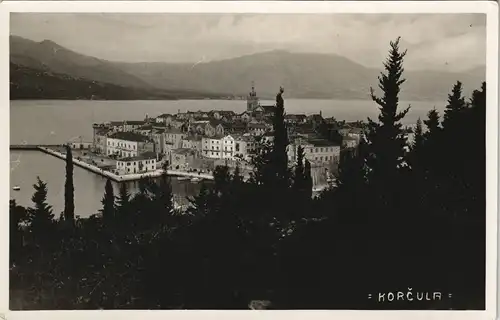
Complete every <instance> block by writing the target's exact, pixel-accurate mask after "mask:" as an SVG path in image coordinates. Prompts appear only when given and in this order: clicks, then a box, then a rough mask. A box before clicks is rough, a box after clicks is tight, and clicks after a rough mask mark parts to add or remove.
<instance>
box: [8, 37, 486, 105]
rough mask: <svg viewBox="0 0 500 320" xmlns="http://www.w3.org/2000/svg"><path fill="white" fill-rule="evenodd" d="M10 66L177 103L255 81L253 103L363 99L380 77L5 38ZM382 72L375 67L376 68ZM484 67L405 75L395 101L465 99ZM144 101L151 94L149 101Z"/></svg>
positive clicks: (235, 90) (329, 62) (307, 64)
mask: <svg viewBox="0 0 500 320" xmlns="http://www.w3.org/2000/svg"><path fill="white" fill-rule="evenodd" d="M10 53H11V55H10V59H11V63H14V64H16V65H18V66H24V67H29V68H32V69H34V70H41V71H47V72H52V73H57V74H64V75H68V76H70V77H72V78H78V79H86V80H90V81H97V82H102V83H108V84H112V85H116V86H122V87H130V88H133V89H134V90H137V89H141V90H146V91H147V92H155V93H154V94H152V95H153V96H154V95H156V94H158V90H159V91H161V92H163V94H167V93H168V94H170V95H174V96H176V97H178V98H180V99H185V98H194V97H199V98H217V97H225V96H233V95H234V96H243V95H246V94H247V92H248V91H249V87H250V83H251V82H252V81H255V83H256V88H257V91H258V94H259V96H260V97H261V98H271V99H273V98H274V96H275V94H276V92H277V90H278V88H279V86H284V87H285V90H286V95H287V97H290V98H323V99H345V100H347V99H369V92H370V87H371V86H372V87H374V88H376V89H377V87H378V83H377V77H378V75H379V74H380V71H381V69H382V68H381V69H380V70H377V69H373V68H367V67H364V66H362V65H360V64H357V63H355V62H353V61H351V60H349V59H347V58H345V57H342V56H338V55H333V54H315V53H291V52H287V51H282V50H276V51H270V52H263V53H257V54H253V55H247V56H243V57H238V58H234V59H226V60H221V61H212V62H206V63H198V64H196V63H195V64H191V63H189V64H187V63H184V64H173V63H162V62H154V63H123V62H110V61H106V60H101V59H97V58H94V57H89V56H85V55H82V54H79V53H76V52H73V51H71V50H68V49H66V48H64V47H62V46H60V45H58V44H56V43H54V42H52V41H49V40H45V41H42V42H34V41H31V40H27V39H23V38H20V37H15V36H11V52H10ZM381 66H382V61H381ZM485 75H486V71H485V68H484V67H478V68H475V69H474V70H471V71H470V72H462V73H450V72H442V71H405V74H404V77H405V78H406V79H407V81H406V83H405V84H404V85H403V89H402V93H401V99H403V100H443V99H445V98H446V96H447V94H448V93H449V92H450V90H451V87H452V86H453V84H454V83H455V82H456V81H457V80H460V81H462V82H463V84H464V87H465V91H466V92H465V94H467V95H469V94H470V92H472V90H474V89H476V88H478V87H480V85H481V82H482V81H484V80H485ZM149 95H151V94H149Z"/></svg>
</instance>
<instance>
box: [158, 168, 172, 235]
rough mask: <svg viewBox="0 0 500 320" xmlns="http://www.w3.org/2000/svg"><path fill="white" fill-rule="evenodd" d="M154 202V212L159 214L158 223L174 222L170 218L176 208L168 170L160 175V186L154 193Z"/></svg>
mask: <svg viewBox="0 0 500 320" xmlns="http://www.w3.org/2000/svg"><path fill="white" fill-rule="evenodd" d="M153 202H154V210H155V211H156V212H155V213H154V214H155V215H156V216H157V218H156V219H157V222H156V223H157V224H158V225H160V226H161V225H168V224H172V223H173V221H172V219H170V218H171V216H172V214H173V210H174V202H173V193H172V184H171V181H170V177H169V176H168V175H167V173H166V172H164V173H162V175H161V176H160V181H159V185H158V188H157V189H156V192H155V193H154V194H153ZM170 226H171V225H170ZM170 226H169V227H170Z"/></svg>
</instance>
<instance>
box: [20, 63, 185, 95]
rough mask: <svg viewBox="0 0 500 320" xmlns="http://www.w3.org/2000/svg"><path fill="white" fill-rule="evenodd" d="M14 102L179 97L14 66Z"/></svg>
mask: <svg viewBox="0 0 500 320" xmlns="http://www.w3.org/2000/svg"><path fill="white" fill-rule="evenodd" d="M158 91H159V90H158ZM10 99H11V100H17V99H54V100H55V99H65V100H78V99H82V100H90V99H95V100H138V99H140V100H149V99H155V100H158V99H161V100H172V99H176V97H175V96H172V95H167V94H163V93H161V92H153V91H151V90H145V89H139V88H130V87H121V86H117V85H114V84H109V83H103V82H97V81H90V80H85V79H81V78H80V79H79V78H73V77H71V76H68V75H65V74H57V73H52V72H49V71H44V70H39V69H35V68H31V67H26V66H20V65H17V64H15V63H10Z"/></svg>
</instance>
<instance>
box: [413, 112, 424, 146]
mask: <svg viewBox="0 0 500 320" xmlns="http://www.w3.org/2000/svg"><path fill="white" fill-rule="evenodd" d="M414 135H415V136H414V140H413V142H412V149H413V150H420V149H421V148H422V147H423V145H424V132H423V129H422V120H420V118H418V120H417V125H416V126H415V132H414Z"/></svg>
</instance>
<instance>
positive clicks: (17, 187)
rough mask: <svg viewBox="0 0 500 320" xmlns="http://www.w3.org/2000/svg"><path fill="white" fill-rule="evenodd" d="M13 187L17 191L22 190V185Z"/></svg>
mask: <svg viewBox="0 0 500 320" xmlns="http://www.w3.org/2000/svg"><path fill="white" fill-rule="evenodd" d="M12 189H13V190H15V191H19V190H21V187H20V186H15V187H13V188H12Z"/></svg>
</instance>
